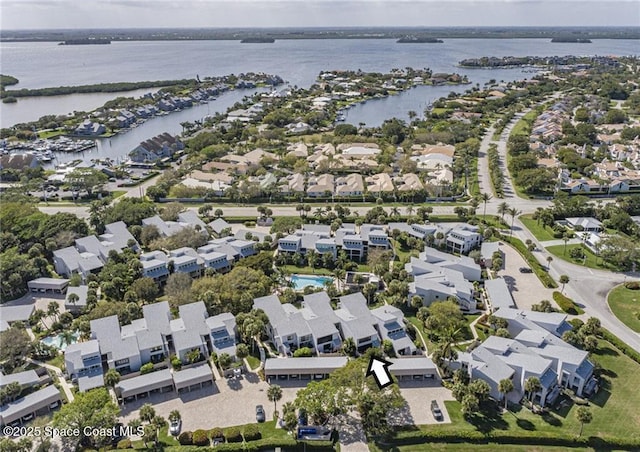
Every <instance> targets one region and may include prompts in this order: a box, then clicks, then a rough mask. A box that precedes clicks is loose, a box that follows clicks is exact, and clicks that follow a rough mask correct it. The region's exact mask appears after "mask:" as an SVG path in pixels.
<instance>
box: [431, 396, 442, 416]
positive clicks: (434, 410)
mask: <svg viewBox="0 0 640 452" xmlns="http://www.w3.org/2000/svg"><path fill="white" fill-rule="evenodd" d="M431 413H432V414H433V417H434V419H435V420H436V421H443V420H444V416H442V411H441V410H440V407H439V406H438V402H436V401H435V400H432V401H431Z"/></svg>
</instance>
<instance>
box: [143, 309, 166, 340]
mask: <svg viewBox="0 0 640 452" xmlns="http://www.w3.org/2000/svg"><path fill="white" fill-rule="evenodd" d="M142 315H143V316H144V320H145V324H146V327H147V329H148V330H150V331H158V332H159V333H160V334H164V335H165V336H166V335H169V334H171V327H170V326H169V321H170V320H171V311H170V309H169V302H168V301H160V302H158V303H152V304H146V305H144V306H143V307H142Z"/></svg>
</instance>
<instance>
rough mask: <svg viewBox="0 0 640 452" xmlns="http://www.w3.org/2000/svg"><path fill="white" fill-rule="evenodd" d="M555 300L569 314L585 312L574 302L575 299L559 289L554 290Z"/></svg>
mask: <svg viewBox="0 0 640 452" xmlns="http://www.w3.org/2000/svg"><path fill="white" fill-rule="evenodd" d="M553 301H555V302H556V303H557V304H558V306H560V309H562V310H563V311H564V312H566V313H567V314H571V315H579V314H584V311H583V310H582V309H580V307H579V306H576V304H575V303H574V302H573V300H572V299H571V298H569V297H567V296H566V295H564V294H562V293H560V292H558V291H557V290H556V291H554V292H553Z"/></svg>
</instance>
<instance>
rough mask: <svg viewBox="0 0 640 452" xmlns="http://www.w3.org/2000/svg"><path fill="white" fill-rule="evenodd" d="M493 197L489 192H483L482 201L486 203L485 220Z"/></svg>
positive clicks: (483, 214)
mask: <svg viewBox="0 0 640 452" xmlns="http://www.w3.org/2000/svg"><path fill="white" fill-rule="evenodd" d="M491 198H492V196H491V195H490V194H489V193H483V194H482V197H481V199H482V202H483V203H484V210H483V212H482V217H483V219H485V220H486V219H487V203H488V202H489V201H491Z"/></svg>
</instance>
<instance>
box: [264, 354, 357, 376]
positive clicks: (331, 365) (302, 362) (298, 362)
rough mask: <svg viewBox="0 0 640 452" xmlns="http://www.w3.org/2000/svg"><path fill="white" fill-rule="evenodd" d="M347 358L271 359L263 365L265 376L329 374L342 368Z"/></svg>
mask: <svg viewBox="0 0 640 452" xmlns="http://www.w3.org/2000/svg"><path fill="white" fill-rule="evenodd" d="M346 364H347V358H346V357H344V356H328V357H317V358H271V359H267V360H266V361H265V363H264V370H265V373H266V374H267V375H274V374H278V373H288V372H296V371H300V372H301V373H330V372H332V371H334V370H336V369H339V368H341V367H344V366H345V365H346Z"/></svg>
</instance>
